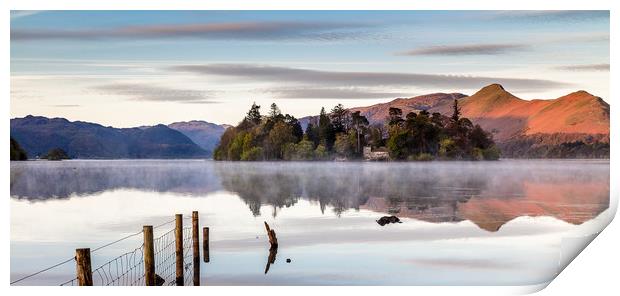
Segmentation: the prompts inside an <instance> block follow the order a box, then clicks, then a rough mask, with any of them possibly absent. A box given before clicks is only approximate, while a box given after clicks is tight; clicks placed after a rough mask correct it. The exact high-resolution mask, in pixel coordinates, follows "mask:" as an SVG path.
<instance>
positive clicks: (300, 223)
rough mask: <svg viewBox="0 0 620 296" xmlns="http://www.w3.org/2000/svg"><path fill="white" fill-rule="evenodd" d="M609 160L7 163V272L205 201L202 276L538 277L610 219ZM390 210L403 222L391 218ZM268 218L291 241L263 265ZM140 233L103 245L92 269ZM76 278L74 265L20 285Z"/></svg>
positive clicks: (460, 281) (451, 280)
mask: <svg viewBox="0 0 620 296" xmlns="http://www.w3.org/2000/svg"><path fill="white" fill-rule="evenodd" d="M609 170H610V168H609V161H608V160H501V161H496V162H415V163H393V162H392V163H379V162H341V163H339V162H257V163H241V162H237V163H231V162H214V161H208V160H118V161H116V160H114V161H111V160H107V161H105V160H101V161H98V160H71V161H61V162H47V161H27V162H11V172H10V174H11V182H10V188H11V189H10V190H11V202H10V207H11V209H10V211H11V254H10V257H11V266H10V269H11V281H13V280H15V279H18V278H20V277H22V276H24V275H26V274H30V273H32V272H36V271H38V270H41V269H43V268H45V267H48V266H50V265H53V264H55V263H57V262H60V261H63V260H65V259H67V258H71V257H72V256H73V255H74V252H75V249H76V248H81V247H89V248H96V247H99V246H101V245H104V244H106V243H108V242H111V241H114V240H116V239H119V238H121V237H124V236H127V235H131V234H132V233H136V232H139V231H140V230H141V229H142V225H159V224H162V223H166V222H169V221H170V220H171V219H174V214H175V213H182V214H184V216H190V214H191V212H192V211H198V212H199V215H200V225H201V227H203V226H208V227H209V228H210V261H209V262H208V263H205V262H202V263H201V283H202V284H203V285H535V284H541V283H545V282H548V281H550V280H552V279H553V278H554V277H555V276H556V275H557V274H558V273H559V272H560V271H561V270H562V268H563V267H564V266H565V265H566V264H567V262H570V260H571V259H572V258H573V257H574V256H575V255H576V254H577V253H576V252H577V251H580V249H579V248H580V247H581V248H583V246H585V244H586V243H587V241H588V239H589V236H590V235H592V234H593V233H596V232H597V231H600V230H601V229H602V228H604V226H606V223H607V221H608V219H607V218H606V214H607V213H609V212H610V211H608V208H609V192H610V189H609V176H610V175H609V174H610V173H609ZM386 215H387V216H389V215H395V216H398V217H399V218H400V220H401V221H402V223H396V224H387V225H384V226H381V225H379V224H378V223H377V222H376V220H378V219H379V218H381V217H382V216H386ZM185 221H186V222H185V223H186V225H189V220H185ZM263 221H266V222H267V223H269V225H270V226H271V227H272V228H273V229H275V231H276V233H277V236H278V241H279V248H278V251H277V254H276V258H275V261H274V263H273V264H271V266H270V267H269V270H268V272H267V273H265V268H266V265H267V261H268V257H269V244H268V242H267V236H266V233H265V228H264V225H263ZM165 226H169V227H167V228H166V227H161V228H158V229H156V233H155V235H156V236H157V235H159V234H161V233H162V232H165V231H168V230H169V229H170V227H173V224H170V225H165ZM201 235H202V234H201ZM141 243H142V237H141V236H140V235H138V236H134V237H131V238H129V239H126V240H123V241H121V242H118V243H116V244H113V245H111V246H109V247H106V248H103V249H101V250H99V251H97V252H96V253H93V254H92V261H93V268H96V267H97V266H99V265H101V264H103V263H105V262H107V261H108V260H110V259H111V258H114V257H116V256H119V255H121V254H122V253H125V252H127V251H130V250H133V249H135V248H136V247H138V246H140V245H141ZM201 248H202V247H201ZM201 250H202V249H201ZM287 259H290V263H287ZM74 277H75V265H74V263H69V264H64V265H62V266H59V267H57V268H54V269H52V270H50V271H48V272H45V273H42V274H39V275H37V276H34V277H31V278H29V279H27V280H24V281H22V282H19V283H18V284H20V285H58V284H60V283H62V282H65V281H67V280H70V279H72V278H74Z"/></svg>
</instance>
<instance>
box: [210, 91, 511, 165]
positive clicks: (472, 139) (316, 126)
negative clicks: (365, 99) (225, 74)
mask: <svg viewBox="0 0 620 296" xmlns="http://www.w3.org/2000/svg"><path fill="white" fill-rule="evenodd" d="M365 146H370V147H372V148H373V149H384V150H387V151H388V152H389V155H390V158H391V159H394V160H431V159H470V160H482V159H498V158H499V150H498V149H497V148H496V146H495V143H494V142H493V138H492V136H491V135H490V134H489V133H488V132H486V131H484V130H483V129H482V128H481V127H480V126H478V125H473V124H472V123H471V121H470V120H468V119H467V118H461V117H460V108H459V107H458V103H457V101H456V100H455V101H454V113H453V114H452V116H451V117H446V116H443V115H441V114H439V113H433V114H429V113H428V112H427V111H424V110H423V111H420V112H419V113H415V112H410V113H408V114H406V115H405V116H404V117H403V114H402V110H401V109H398V108H390V110H389V117H388V118H387V119H386V124H385V125H382V124H373V125H371V124H370V123H369V121H368V119H367V118H366V117H365V116H363V115H362V114H361V113H360V111H355V112H350V111H349V110H347V109H346V108H344V106H343V105H342V104H338V105H336V106H334V107H333V108H332V109H331V111H330V112H329V113H327V112H326V111H325V108H321V111H320V113H319V116H318V117H316V118H312V119H311V120H310V122H309V123H308V125H307V127H306V129H305V131H304V130H303V129H302V126H301V123H300V122H299V120H298V119H296V118H295V117H294V116H292V115H289V114H282V112H281V111H280V109H279V108H278V106H277V105H276V104H275V103H273V104H271V106H270V109H269V111H268V113H267V114H266V115H262V114H261V113H260V106H259V105H256V103H254V104H252V107H251V108H250V110H249V111H248V112H247V114H246V116H245V118H244V119H243V120H242V121H241V122H240V123H239V124H238V125H237V126H236V127H231V128H228V129H227V130H226V131H225V132H224V134H223V135H222V137H221V139H220V143H219V145H218V146H217V147H216V149H215V152H214V159H216V160H332V159H337V158H339V159H361V158H362V157H363V147H365Z"/></svg>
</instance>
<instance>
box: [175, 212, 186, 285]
mask: <svg viewBox="0 0 620 296" xmlns="http://www.w3.org/2000/svg"><path fill="white" fill-rule="evenodd" d="M175 219H176V226H175V229H174V240H175V242H176V250H175V254H176V267H177V273H176V274H177V278H176V284H177V286H183V284H184V283H183V215H182V214H176V216H175Z"/></svg>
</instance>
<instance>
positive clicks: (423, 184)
mask: <svg viewBox="0 0 620 296" xmlns="http://www.w3.org/2000/svg"><path fill="white" fill-rule="evenodd" d="M119 188H130V189H138V190H144V191H157V192H173V193H182V194H189V195H193V196H204V195H206V194H208V193H210V192H214V191H217V190H226V191H229V192H234V193H236V194H237V195H238V196H239V197H240V198H241V199H242V200H243V201H244V202H245V203H246V204H247V205H248V207H249V209H250V211H251V212H252V214H254V215H256V216H258V215H261V214H262V213H261V207H263V206H272V207H273V209H274V211H273V215H274V216H275V215H276V214H277V210H278V209H281V208H285V207H292V206H295V204H296V203H297V201H298V200H299V199H300V198H301V199H305V200H309V201H311V202H316V203H317V204H318V205H319V207H320V209H321V210H322V211H325V209H327V208H328V207H329V208H331V209H332V210H333V211H334V213H335V214H337V215H340V214H342V213H343V212H345V211H347V210H350V209H354V210H357V209H369V210H373V211H376V212H380V213H388V214H395V215H397V216H399V217H409V218H415V219H419V220H423V221H428V222H433V223H441V222H455V221H462V220H471V221H472V222H473V223H475V224H477V225H478V226H480V227H481V228H483V229H486V230H489V231H496V230H498V229H499V227H501V226H502V225H503V224H504V223H506V222H508V221H510V220H512V219H514V218H516V217H519V216H553V217H556V218H558V219H562V220H564V221H567V222H569V223H573V224H580V223H583V222H584V221H587V220H589V219H591V218H592V217H594V216H596V215H598V214H599V213H601V212H602V211H603V210H605V209H606V208H607V207H608V206H609V164H608V163H607V162H587V161H526V162H520V161H500V162H493V163H475V162H434V163H313V162H306V163H292V162H287V163H265V162H261V163H234V162H233V163H229V162H212V161H67V162H60V163H51V162H26V163H12V164H11V196H13V197H17V198H24V199H29V200H44V199H48V198H66V197H69V196H72V195H87V194H93V193H96V192H101V191H106V190H114V189H119ZM377 215H378V216H379V215H381V214H377Z"/></svg>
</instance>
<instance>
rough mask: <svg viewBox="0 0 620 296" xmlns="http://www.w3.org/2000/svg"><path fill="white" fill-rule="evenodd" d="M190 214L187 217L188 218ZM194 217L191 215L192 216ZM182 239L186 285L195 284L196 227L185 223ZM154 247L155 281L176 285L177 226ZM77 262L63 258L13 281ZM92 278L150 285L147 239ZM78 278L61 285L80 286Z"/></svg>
mask: <svg viewBox="0 0 620 296" xmlns="http://www.w3.org/2000/svg"><path fill="white" fill-rule="evenodd" d="M185 219H188V217H184V220H185ZM189 219H191V217H189ZM174 221H175V220H171V221H167V222H164V223H162V224H160V225H157V226H154V227H153V229H158V228H161V227H163V226H166V225H168V224H171V223H172V222H174ZM143 233H144V232H143V231H140V232H137V233H134V234H130V235H128V236H125V237H123V238H121V239H118V240H116V241H113V242H110V243H107V244H104V245H102V246H100V247H98V248H95V249H93V250H92V251H91V254H92V253H95V252H97V251H99V250H101V249H104V248H106V247H108V246H110V245H113V244H115V243H118V242H121V241H124V240H126V239H129V238H131V237H134V236H137V235H140V234H143ZM182 241H183V263H184V266H183V267H184V272H183V275H184V277H183V283H184V285H191V284H192V282H193V266H192V265H193V260H192V259H193V249H192V227H191V226H190V227H184V228H183V229H182ZM153 250H154V259H155V278H156V280H155V283H156V285H160V286H161V285H168V286H174V285H176V238H175V228H174V227H173V228H172V229H171V230H168V231H166V232H164V233H163V234H161V235H160V236H158V237H156V238H154V239H153ZM70 262H73V264H76V258H75V257H73V258H70V259H67V260H65V261H62V262H60V263H58V264H55V265H53V266H50V267H48V268H45V269H43V270H40V271H38V272H35V273H32V274H29V275H27V276H25V277H22V278H20V279H18V280H15V281H13V282H11V285H13V284H16V283H19V282H21V281H23V280H25V279H27V278H30V277H33V276H35V275H38V274H41V273H43V272H46V271H48V270H51V269H54V268H56V267H58V266H61V265H64V264H67V263H70ZM92 278H93V285H94V286H144V285H146V278H145V266H144V243H142V244H141V245H140V246H139V247H137V248H135V249H134V250H132V251H130V252H127V253H124V254H122V255H120V256H118V257H115V258H113V259H111V260H109V261H107V262H105V263H103V264H101V265H100V266H99V267H97V268H95V269H93V270H92ZM77 285H78V280H77V278H73V279H71V280H68V281H66V282H63V283H61V284H60V286H77Z"/></svg>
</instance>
